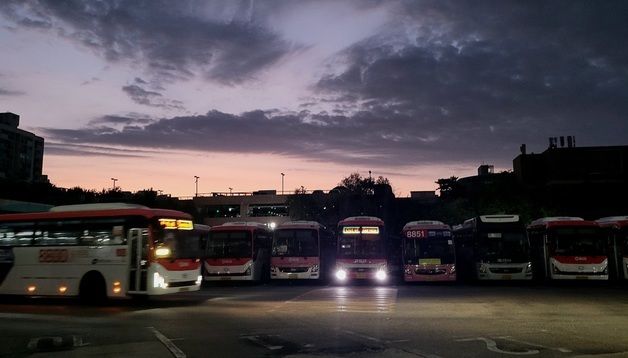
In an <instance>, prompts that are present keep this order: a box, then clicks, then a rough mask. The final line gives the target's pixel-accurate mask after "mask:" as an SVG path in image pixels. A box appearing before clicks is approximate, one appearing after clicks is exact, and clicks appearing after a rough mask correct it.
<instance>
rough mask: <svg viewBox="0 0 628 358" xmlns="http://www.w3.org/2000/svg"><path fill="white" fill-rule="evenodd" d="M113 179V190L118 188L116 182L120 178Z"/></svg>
mask: <svg viewBox="0 0 628 358" xmlns="http://www.w3.org/2000/svg"><path fill="white" fill-rule="evenodd" d="M111 181H113V190H116V182H117V181H118V179H116V178H111Z"/></svg>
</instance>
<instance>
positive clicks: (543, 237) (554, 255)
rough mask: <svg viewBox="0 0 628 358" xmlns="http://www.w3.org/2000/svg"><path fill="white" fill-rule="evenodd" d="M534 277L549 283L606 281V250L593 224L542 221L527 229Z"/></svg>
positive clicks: (565, 219) (555, 219)
mask: <svg viewBox="0 0 628 358" xmlns="http://www.w3.org/2000/svg"><path fill="white" fill-rule="evenodd" d="M528 237H529V238H530V245H531V248H532V256H533V265H534V267H535V276H536V277H537V278H538V279H544V278H548V279H552V280H576V279H579V280H608V247H607V241H606V238H605V236H604V233H603V231H602V229H601V227H600V226H599V225H598V223H596V222H595V221H586V220H584V219H582V218H578V217H545V218H540V219H537V220H534V221H532V222H531V223H530V225H528Z"/></svg>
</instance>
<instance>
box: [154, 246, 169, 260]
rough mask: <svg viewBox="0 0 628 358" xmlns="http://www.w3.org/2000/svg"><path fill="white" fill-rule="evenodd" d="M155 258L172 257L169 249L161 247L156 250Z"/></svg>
mask: <svg viewBox="0 0 628 358" xmlns="http://www.w3.org/2000/svg"><path fill="white" fill-rule="evenodd" d="M155 256H156V257H158V258H160V257H168V256H170V249H169V248H167V247H159V248H157V249H155Z"/></svg>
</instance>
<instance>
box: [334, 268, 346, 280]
mask: <svg viewBox="0 0 628 358" xmlns="http://www.w3.org/2000/svg"><path fill="white" fill-rule="evenodd" d="M336 278H337V279H338V280H339V281H344V280H346V279H347V271H346V270H345V269H338V270H337V271H336Z"/></svg>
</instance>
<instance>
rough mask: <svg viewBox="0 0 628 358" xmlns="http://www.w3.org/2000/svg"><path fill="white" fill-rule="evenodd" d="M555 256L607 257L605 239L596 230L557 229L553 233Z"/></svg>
mask: <svg viewBox="0 0 628 358" xmlns="http://www.w3.org/2000/svg"><path fill="white" fill-rule="evenodd" d="M551 237H552V244H553V245H552V246H553V249H554V250H553V251H554V254H556V255H564V256H576V255H582V256H605V255H606V250H605V248H604V238H603V236H602V235H601V232H600V231H599V230H597V229H595V228H557V229H554V230H553V232H552V235H551Z"/></svg>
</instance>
